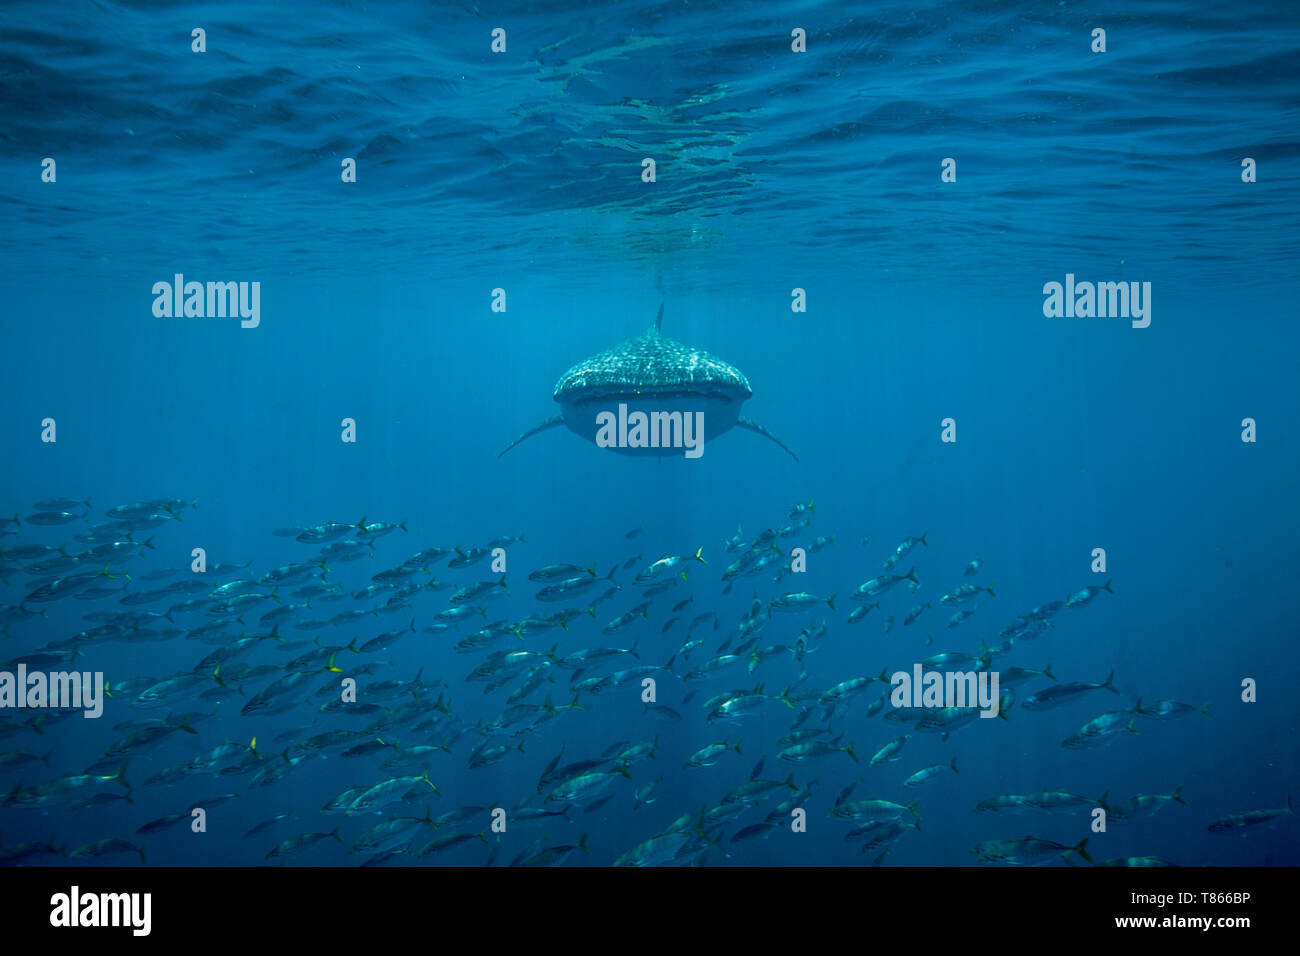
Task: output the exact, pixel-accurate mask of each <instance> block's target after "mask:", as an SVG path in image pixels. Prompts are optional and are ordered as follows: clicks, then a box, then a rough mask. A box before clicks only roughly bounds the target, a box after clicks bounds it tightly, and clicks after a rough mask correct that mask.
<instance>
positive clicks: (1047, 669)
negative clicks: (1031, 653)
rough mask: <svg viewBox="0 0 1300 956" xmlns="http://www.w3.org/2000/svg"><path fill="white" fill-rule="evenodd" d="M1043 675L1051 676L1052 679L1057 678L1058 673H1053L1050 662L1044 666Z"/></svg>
mask: <svg viewBox="0 0 1300 956" xmlns="http://www.w3.org/2000/svg"><path fill="white" fill-rule="evenodd" d="M1043 676H1044V677H1050V678H1051V679H1052V680H1056V675H1055V674H1053V673H1052V665H1051V664H1048V665H1047V666H1046V667H1044V668H1043Z"/></svg>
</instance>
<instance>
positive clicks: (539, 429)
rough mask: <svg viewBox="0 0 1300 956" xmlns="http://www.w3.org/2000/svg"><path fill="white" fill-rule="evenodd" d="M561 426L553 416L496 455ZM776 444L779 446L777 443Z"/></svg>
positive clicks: (561, 422) (559, 417) (561, 418)
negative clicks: (539, 433) (540, 433)
mask: <svg viewBox="0 0 1300 956" xmlns="http://www.w3.org/2000/svg"><path fill="white" fill-rule="evenodd" d="M563 424H564V417H563V416H561V415H555V416H553V417H551V418H548V419H546V421H544V422H542V423H541V424H540V425H537V426H535V427H533V428H530V429H528V431H526V432H524V433H523V434H522V435H520V436H519V437H518V438H516V439H515V440H514V441H512V442H511V443H510V444H509V445H506V447H505V448H502V449H501V454H500V455H497V457H498V458H500V457H501V455H504V454H505V453H506V452H508V451H509V450H510V449H511V448H514V447H515V446H516V445H518V444H519V443H520V442H521V441H523V440H524V439H525V438H532V437H533V436H534V435H536V434H537V433H538V432H544V431H546V429H548V428H554V427H555V426H556V425H563ZM778 444H779V442H778ZM782 447H784V446H782ZM786 450H787V451H789V449H788V448H787V449H786Z"/></svg>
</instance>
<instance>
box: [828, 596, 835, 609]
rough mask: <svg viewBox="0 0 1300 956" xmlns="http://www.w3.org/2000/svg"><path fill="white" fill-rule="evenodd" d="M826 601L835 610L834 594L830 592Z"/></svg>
mask: <svg viewBox="0 0 1300 956" xmlns="http://www.w3.org/2000/svg"><path fill="white" fill-rule="evenodd" d="M826 603H827V604H829V605H830V608H831V610H832V611H833V610H835V595H834V594H832V595H831V596H830V597H828V598H827V599H826Z"/></svg>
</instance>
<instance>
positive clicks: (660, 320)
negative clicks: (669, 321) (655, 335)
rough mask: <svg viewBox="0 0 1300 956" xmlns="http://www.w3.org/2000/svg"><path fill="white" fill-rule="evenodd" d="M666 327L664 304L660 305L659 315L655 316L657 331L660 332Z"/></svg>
mask: <svg viewBox="0 0 1300 956" xmlns="http://www.w3.org/2000/svg"><path fill="white" fill-rule="evenodd" d="M663 327H664V304H663V303H662V302H660V303H659V314H658V315H656V316H655V331H656V332H658V331H660V330H661V329H662V328H663Z"/></svg>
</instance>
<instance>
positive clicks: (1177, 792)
mask: <svg viewBox="0 0 1300 956" xmlns="http://www.w3.org/2000/svg"><path fill="white" fill-rule="evenodd" d="M1169 796H1171V797H1173V798H1174V799H1175V800H1177V801H1178V802H1179V803H1181V804H1182V805H1183V806H1187V801H1186V800H1184V799H1183V788H1182V786H1181V785H1180V786H1177V787H1174V792H1173V793H1171V794H1170V795H1169Z"/></svg>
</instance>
